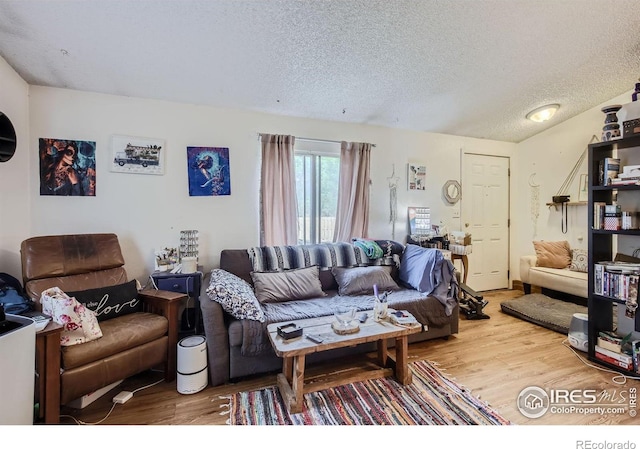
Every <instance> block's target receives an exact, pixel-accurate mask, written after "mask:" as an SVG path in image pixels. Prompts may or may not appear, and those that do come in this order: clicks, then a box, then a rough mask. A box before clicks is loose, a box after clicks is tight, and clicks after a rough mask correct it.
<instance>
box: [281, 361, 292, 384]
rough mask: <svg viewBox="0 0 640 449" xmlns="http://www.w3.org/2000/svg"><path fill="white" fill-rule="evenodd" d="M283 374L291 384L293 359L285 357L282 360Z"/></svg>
mask: <svg viewBox="0 0 640 449" xmlns="http://www.w3.org/2000/svg"><path fill="white" fill-rule="evenodd" d="M282 374H284V377H285V378H286V379H287V382H289V383H291V381H292V378H293V357H285V358H284V359H283V360H282Z"/></svg>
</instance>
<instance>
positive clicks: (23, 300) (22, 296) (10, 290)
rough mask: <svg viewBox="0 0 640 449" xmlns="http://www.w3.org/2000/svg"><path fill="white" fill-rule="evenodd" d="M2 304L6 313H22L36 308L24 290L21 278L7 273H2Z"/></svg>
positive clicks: (0, 294)
mask: <svg viewBox="0 0 640 449" xmlns="http://www.w3.org/2000/svg"><path fill="white" fill-rule="evenodd" d="M0 304H2V306H3V307H4V311H5V313H10V314H12V315H21V314H23V313H25V312H31V311H32V310H34V309H35V304H34V303H33V301H31V300H30V299H29V297H28V296H27V295H26V293H25V292H24V289H23V288H22V284H21V283H20V281H19V280H17V279H16V278H14V277H13V276H11V275H10V274H7V273H0Z"/></svg>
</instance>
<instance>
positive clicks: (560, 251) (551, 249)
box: [533, 240, 571, 268]
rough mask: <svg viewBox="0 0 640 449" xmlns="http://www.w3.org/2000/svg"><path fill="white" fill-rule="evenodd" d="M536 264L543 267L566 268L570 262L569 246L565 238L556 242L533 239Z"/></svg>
mask: <svg viewBox="0 0 640 449" xmlns="http://www.w3.org/2000/svg"><path fill="white" fill-rule="evenodd" d="M533 247H534V249H535V250H536V256H537V261H536V266H538V267H545V268H567V267H569V265H570V264H571V248H570V247H569V242H567V241H566V240H563V241H558V242H546V241H543V240H539V241H534V242H533Z"/></svg>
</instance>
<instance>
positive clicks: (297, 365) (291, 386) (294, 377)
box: [277, 355, 305, 413]
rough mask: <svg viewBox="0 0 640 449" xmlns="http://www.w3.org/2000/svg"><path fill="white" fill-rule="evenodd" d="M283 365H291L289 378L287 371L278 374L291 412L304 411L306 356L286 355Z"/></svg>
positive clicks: (279, 384)
mask: <svg viewBox="0 0 640 449" xmlns="http://www.w3.org/2000/svg"><path fill="white" fill-rule="evenodd" d="M282 362H283V367H285V366H287V367H291V368H292V369H291V371H290V374H291V377H290V378H287V373H285V372H283V373H282V374H279V375H278V378H277V380H278V388H279V389H280V394H281V395H282V399H283V400H284V404H285V406H286V407H287V410H288V411H289V413H300V412H301V411H302V404H303V395H304V364H305V356H304V355H297V356H293V357H285V358H284V360H283V361H282Z"/></svg>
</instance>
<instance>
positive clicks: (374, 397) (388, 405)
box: [228, 361, 511, 425]
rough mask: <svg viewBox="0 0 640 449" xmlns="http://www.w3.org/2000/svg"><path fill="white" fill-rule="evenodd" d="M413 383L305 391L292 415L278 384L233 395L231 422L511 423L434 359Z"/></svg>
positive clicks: (417, 369)
mask: <svg viewBox="0 0 640 449" xmlns="http://www.w3.org/2000/svg"><path fill="white" fill-rule="evenodd" d="M411 368H412V370H413V382H412V384H411V385H406V386H405V385H400V384H399V383H397V382H396V381H395V380H394V379H393V378H383V379H375V380H367V381H363V382H355V383H352V384H348V385H343V386H340V387H335V388H329V389H327V390H323V391H318V392H315V393H307V394H305V395H304V409H303V411H302V413H297V414H293V415H291V414H289V413H288V412H287V410H286V408H285V407H284V404H283V402H282V397H281V396H280V393H279V391H278V388H277V387H270V388H266V389H264V390H256V391H245V392H240V393H236V394H235V395H233V396H232V397H231V402H230V415H231V417H230V419H229V420H228V423H229V424H232V425H394V424H407V425H411V424H458V425H460V424H462V425H464V424H488V425H508V424H511V423H510V422H509V421H508V420H506V419H505V418H503V417H501V416H500V415H498V413H496V411H494V410H492V409H491V407H489V406H488V405H487V404H485V403H484V402H482V401H480V400H479V399H477V398H476V397H474V396H473V395H472V394H471V393H470V392H469V391H468V390H467V389H466V388H465V387H463V386H462V385H460V384H458V383H456V382H453V381H452V380H451V379H449V378H447V377H445V376H444V375H443V374H442V373H441V372H440V371H438V370H437V369H436V368H435V367H434V366H433V365H432V364H431V363H430V362H427V361H418V362H414V363H412V364H411Z"/></svg>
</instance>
